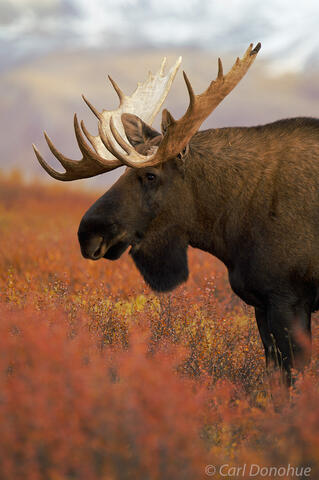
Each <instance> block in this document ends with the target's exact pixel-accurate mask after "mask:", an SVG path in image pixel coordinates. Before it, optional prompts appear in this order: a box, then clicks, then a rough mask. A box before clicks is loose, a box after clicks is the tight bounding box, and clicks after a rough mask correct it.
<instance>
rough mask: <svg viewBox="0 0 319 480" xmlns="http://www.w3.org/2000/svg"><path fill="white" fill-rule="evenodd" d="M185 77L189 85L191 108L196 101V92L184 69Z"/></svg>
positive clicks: (187, 85)
mask: <svg viewBox="0 0 319 480" xmlns="http://www.w3.org/2000/svg"><path fill="white" fill-rule="evenodd" d="M183 77H184V80H185V83H186V87H187V91H188V95H189V107H190V108H191V107H192V106H193V105H194V103H195V93H194V90H193V87H192V85H191V82H190V81H189V79H188V76H187V75H186V73H185V72H184V71H183Z"/></svg>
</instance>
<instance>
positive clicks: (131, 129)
mask: <svg viewBox="0 0 319 480" xmlns="http://www.w3.org/2000/svg"><path fill="white" fill-rule="evenodd" d="M124 126H125V129H126V133H127V136H128V138H129V140H130V141H131V143H132V144H133V145H134V146H135V148H136V149H137V150H139V151H140V152H142V153H146V152H147V151H148V149H149V148H150V146H151V147H152V146H154V144H158V143H159V142H160V140H161V136H160V134H158V133H155V131H154V130H152V129H150V127H148V126H146V125H145V124H143V123H141V121H140V120H139V119H136V120H135V121H134V120H132V118H130V122H125V123H124ZM163 128H164V129H165V125H164V126H163ZM179 157H180V158H175V159H172V160H170V161H168V162H166V163H164V164H163V165H161V166H160V167H146V168H145V169H139V170H135V169H127V170H126V172H125V173H124V175H123V176H122V177H121V178H120V179H119V180H118V181H117V182H116V183H115V185H114V186H113V187H112V188H111V189H110V190H109V191H108V192H106V194H105V195H103V196H102V197H101V198H100V199H99V200H98V201H97V202H96V203H95V204H94V205H93V206H92V207H91V208H90V210H89V211H88V212H87V213H86V214H85V216H84V217H83V219H82V222H81V225H80V228H79V240H80V244H81V248H82V252H83V254H84V255H85V256H87V257H89V258H96V259H97V258H100V256H102V255H100V256H99V252H100V251H101V250H99V248H100V243H97V244H96V243H94V241H93V242H92V238H93V237H94V236H95V237H94V238H97V237H99V238H103V242H104V243H105V245H107V246H108V250H107V251H106V253H105V254H104V255H103V256H104V257H105V258H110V259H115V258H118V257H119V256H120V255H121V254H122V253H123V251H124V250H125V249H126V248H127V247H128V246H129V245H131V251H130V253H131V255H132V258H133V260H134V262H135V264H136V266H137V267H138V269H139V270H140V271H141V273H142V275H143V276H144V278H145V280H146V282H147V283H148V284H149V285H150V286H151V287H152V288H153V289H155V290H158V291H167V290H171V289H172V288H174V287H175V286H177V285H178V284H179V283H181V282H183V281H185V280H186V279H187V275H188V269H187V247H188V245H191V246H193V247H196V248H200V249H201V250H204V251H207V252H209V253H211V254H213V255H215V256H216V257H218V258H219V259H220V260H222V261H223V262H224V264H225V265H226V267H227V269H228V272H229V281H230V284H231V286H232V289H233V290H234V292H235V293H236V294H237V295H238V296H239V297H240V298H242V299H243V300H244V301H245V302H246V303H248V304H249V305H252V306H254V307H255V311H256V319H257V323H258V327H259V331H260V334H261V338H262V341H263V344H264V347H265V353H266V359H267V362H269V360H271V359H272V360H274V361H275V362H278V361H279V363H280V364H281V365H283V367H284V368H285V369H286V371H287V372H288V374H289V371H290V368H291V366H293V364H294V362H295V365H296V366H297V367H303V365H304V364H305V363H307V361H308V360H309V358H310V353H309V348H306V346H305V342H304V338H302V337H301V336H300V335H304V336H305V337H306V338H310V321H311V312H313V311H314V310H315V309H317V308H318V303H319V290H318V287H319V241H318V239H319V120H316V119H311V118H294V119H289V120H281V121H278V122H274V123H271V124H268V125H263V126H258V127H249V128H246V127H245V128H222V129H215V130H206V131H201V132H198V133H197V134H195V135H194V137H193V138H192V140H191V141H190V143H189V146H188V149H187V150H186V152H184V153H183V154H180V155H179ZM152 175H155V177H154V178H153V177H152ZM117 239H120V241H118V242H117ZM92 245H93V247H92ZM109 246H110V247H109ZM97 247H98V248H97ZM102 253H103V251H102Z"/></svg>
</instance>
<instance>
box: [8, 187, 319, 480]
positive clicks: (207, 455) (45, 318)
mask: <svg viewBox="0 0 319 480" xmlns="http://www.w3.org/2000/svg"><path fill="white" fill-rule="evenodd" d="M68 187H69V186H67V188H66V189H64V188H63V187H60V186H59V188H56V187H55V186H54V187H44V186H41V185H32V186H27V185H25V184H24V183H23V181H20V182H19V185H17V184H16V183H14V179H11V180H7V179H3V178H2V179H1V177H0V418H1V420H0V433H1V435H0V478H1V479H2V478H4V479H5V480H7V479H8V480H15V479H22V478H23V479H24V480H25V479H27V480H29V479H31V480H33V479H41V480H42V479H43V480H48V479H49V480H51V479H52V480H62V479H63V480H70V479H82V478H83V479H84V478H85V479H90V480H91V479H92V480H94V479H95V478H98V479H108V480H110V479H112V480H113V479H114V480H117V479H122V478H124V479H131V478H132V479H143V480H144V479H145V480H146V479H150V480H153V479H155V480H156V479H157V478H161V479H162V478H165V479H170V478H174V479H177V480H179V479H181V480H183V479H188V478H191V479H196V480H197V479H199V478H202V477H204V478H207V475H205V465H206V464H210V465H215V466H216V474H215V475H214V477H213V478H216V479H217V478H225V476H222V475H221V474H220V473H218V468H219V467H220V466H222V465H223V464H225V463H226V464H229V465H230V466H231V465H239V466H240V465H243V464H245V463H246V464H247V465H251V464H259V465H260V466H262V465H265V466H267V465H274V466H277V467H278V466H280V465H287V464H288V463H290V464H291V465H292V466H295V467H298V466H303V465H309V466H311V469H312V472H311V477H307V478H319V451H318V449H319V446H318V438H319V435H318V433H319V432H318V430H319V407H318V405H319V398H318V385H319V374H318V371H319V354H318V352H319V349H318V332H319V329H318V321H317V318H316V317H315V318H314V320H313V337H314V339H313V355H312V363H311V365H310V367H309V368H308V370H307V372H306V373H305V375H304V377H303V376H299V378H298V380H297V383H296V386H295V388H294V389H293V390H292V392H290V397H289V396H287V392H286V391H284V392H283V391H282V389H281V387H280V386H278V387H276V388H274V387H272V388H270V386H269V382H268V380H267V376H266V374H265V369H264V353H263V348H262V345H261V341H260V339H259V335H258V332H257V328H256V324H255V320H254V318H253V312H252V309H251V308H249V307H247V306H245V305H243V304H242V303H241V302H240V301H239V300H238V298H237V297H235V296H234V295H233V294H232V293H231V291H230V288H229V285H228V280H227V275H226V271H225V268H224V267H223V266H222V264H221V263H220V262H219V261H217V260H216V259H214V258H213V257H212V256H209V255H207V254H205V253H203V252H200V251H197V250H192V249H190V251H189V263H190V272H191V273H190V278H189V280H188V282H187V283H186V284H185V285H183V286H182V287H180V288H178V289H177V290H175V291H174V292H173V293H171V294H169V295H160V296H157V295H154V294H153V293H152V292H151V291H150V290H149V289H148V287H147V286H145V284H144V282H143V280H142V279H141V277H140V275H139V273H138V272H137V270H136V269H135V267H134V266H133V264H132V261H131V259H130V258H129V256H128V255H124V256H123V257H122V258H121V259H120V260H118V261H117V262H106V261H105V262H104V261H100V262H90V261H87V260H84V259H83V258H82V257H81V254H80V251H79V246H78V243H77V238H76V230H77V226H78V223H79V221H80V218H81V216H82V214H83V213H84V211H85V210H86V208H87V207H88V206H89V205H90V204H91V203H92V201H93V200H94V198H93V196H92V195H89V194H84V193H81V192H74V191H73V192H72V191H69V190H68ZM240 478H249V476H248V474H247V472H246V473H245V475H242V476H241V477H240ZM250 478H251V477H250ZM254 478H267V477H265V476H263V475H262V474H261V473H258V474H256V475H255V476H254ZM280 478H286V477H285V476H281V477H280ZM287 478H291V476H290V477H287ZM305 478H306V477H305Z"/></svg>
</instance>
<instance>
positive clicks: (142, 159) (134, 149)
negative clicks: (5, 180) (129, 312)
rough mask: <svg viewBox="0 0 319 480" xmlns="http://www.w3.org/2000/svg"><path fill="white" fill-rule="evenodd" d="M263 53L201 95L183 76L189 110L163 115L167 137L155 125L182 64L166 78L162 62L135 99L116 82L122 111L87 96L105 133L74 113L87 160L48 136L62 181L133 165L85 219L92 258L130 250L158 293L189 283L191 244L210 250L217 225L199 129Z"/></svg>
mask: <svg viewBox="0 0 319 480" xmlns="http://www.w3.org/2000/svg"><path fill="white" fill-rule="evenodd" d="M259 49H260V44H257V46H256V47H255V48H253V45H252V44H251V45H250V46H249V48H248V49H247V51H246V53H245V54H244V56H243V58H242V59H239V58H237V60H236V62H235V64H234V65H233V67H232V68H231V70H230V71H229V72H228V73H227V74H226V75H224V74H223V66H222V62H221V60H220V59H219V60H218V74H217V78H216V80H213V81H212V82H211V84H210V85H209V87H208V88H207V90H206V91H205V92H203V93H202V94H200V95H195V94H194V91H193V89H192V86H191V84H190V81H189V80H188V78H187V76H186V74H185V73H184V79H185V83H186V87H187V90H188V94H189V106H188V108H187V110H186V113H185V114H184V115H183V116H182V117H181V118H180V119H179V120H175V119H174V118H173V117H172V115H171V114H170V113H169V112H168V111H167V110H163V112H162V124H161V130H162V131H161V133H160V132H158V131H156V130H154V129H153V128H152V127H151V126H150V124H151V123H152V120H153V118H154V117H155V115H156V113H157V112H158V110H159V109H160V107H161V104H162V103H163V101H164V99H165V97H166V95H167V93H168V91H169V88H170V86H171V84H172V81H173V79H174V77H175V75H176V72H177V69H178V67H179V64H180V61H181V59H178V61H177V62H176V64H175V65H174V66H173V67H172V68H171V70H170V71H169V73H168V75H166V76H165V75H164V63H165V62H163V64H162V66H161V69H160V70H159V72H157V74H156V75H155V76H152V75H151V74H150V76H149V78H148V79H147V80H146V81H145V82H144V83H143V84H139V85H138V87H137V89H136V91H135V92H134V93H133V95H132V96H131V97H128V96H127V95H125V94H124V93H123V92H122V91H121V90H120V88H119V87H118V85H117V84H116V83H115V82H114V81H113V80H112V79H111V78H110V81H111V83H112V85H113V87H114V89H115V91H116V92H117V94H118V96H119V99H120V105H119V107H118V109H117V110H116V111H105V110H104V111H103V112H102V113H101V112H99V111H98V110H97V109H96V108H95V107H93V105H91V104H90V102H88V100H86V99H85V97H83V98H84V100H85V102H86V103H87V105H88V106H89V107H90V109H91V110H92V112H93V113H94V114H95V115H96V117H97V118H98V131H99V135H97V136H93V135H91V134H90V133H89V132H88V131H87V129H86V127H85V125H84V123H83V122H81V128H82V131H81V128H80V126H79V123H78V120H77V116H76V115H75V117H74V129H75V135H76V139H77V142H78V145H79V148H80V150H81V152H82V155H83V158H82V159H81V160H80V161H75V160H71V159H69V158H66V157H65V156H64V155H62V153H60V152H59V151H58V150H57V149H56V148H55V146H54V145H53V143H52V142H51V140H50V139H49V137H48V136H47V134H46V133H45V138H46V140H47V143H48V146H49V148H50V150H51V152H52V153H53V155H54V156H55V157H56V158H57V159H58V160H59V161H60V163H61V165H62V166H63V167H64V169H65V172H64V173H59V172H57V171H55V170H53V169H52V168H51V167H50V166H49V165H48V164H47V163H46V162H45V160H44V159H43V157H42V156H41V154H40V153H39V151H38V150H37V148H36V147H35V146H34V150H35V154H36V156H37V158H38V160H39V162H40V164H41V165H42V167H43V168H44V169H45V170H46V171H47V172H48V173H49V175H51V176H52V177H53V178H55V179H57V180H61V181H71V180H76V179H80V178H88V177H92V176H95V175H99V174H101V173H104V172H109V171H111V170H114V169H115V168H118V167H120V166H123V165H125V166H126V167H127V168H126V170H125V172H124V174H123V175H122V176H121V177H120V178H119V180H118V181H117V182H116V183H115V184H114V185H113V186H112V188H110V189H109V190H108V191H107V192H106V193H105V194H104V195H103V196H102V197H101V198H99V199H98V200H97V201H96V202H95V203H94V204H93V205H92V206H91V208H90V209H89V210H88V211H87V212H86V213H85V215H84V216H83V218H82V220H81V223H80V226H79V230H78V238H79V242H80V246H81V251H82V254H83V256H84V257H85V258H89V259H92V260H98V259H100V258H105V259H109V260H116V259H118V258H119V257H120V256H121V255H122V254H123V253H124V252H125V251H126V250H127V248H128V247H130V254H131V256H132V258H133V260H134V262H135V264H136V266H137V268H138V269H139V270H140V272H141V273H142V275H143V277H144V279H145V281H146V282H147V283H148V284H149V285H150V286H151V288H153V289H154V290H157V291H168V290H171V289H173V288H174V287H176V286H177V285H178V284H180V283H181V282H184V281H186V279H187V277H188V266H187V247H188V245H192V246H195V247H198V248H202V249H204V250H209V249H210V246H209V244H210V243H211V242H210V239H209V238H207V227H208V225H209V224H210V222H212V221H213V219H212V218H211V217H212V216H211V215H210V214H207V207H208V205H207V202H208V201H209V196H208V197H206V198H205V195H204V193H205V190H207V182H209V175H212V172H210V171H209V162H208V160H209V157H211V156H212V153H213V152H212V150H211V147H210V146H209V139H208V138H207V135H206V136H204V137H202V136H201V133H202V132H198V129H199V127H200V126H201V124H202V123H203V121H204V120H205V119H206V118H207V117H208V116H209V115H210V113H211V112H212V111H213V110H214V109H215V108H216V107H217V105H218V104H219V103H220V102H221V101H222V100H223V99H224V98H225V96H226V95H228V93H229V92H230V91H231V90H232V89H233V88H234V87H235V86H236V85H237V84H238V82H239V81H240V80H241V79H242V78H243V76H244V75H245V74H246V72H247V70H248V69H249V67H250V65H251V64H252V63H253V61H254V60H255V58H256V55H257V53H258V51H259ZM82 132H83V133H84V134H85V136H86V138H87V139H88V140H89V141H90V143H91V144H92V146H93V148H94V150H93V149H92V148H91V147H90V146H89V145H88V143H87V142H86V140H85V139H84V137H83V133H82ZM203 162H206V167H205V168H204V166H203V165H204V164H203ZM210 207H211V209H213V208H214V206H213V205H211V206H210Z"/></svg>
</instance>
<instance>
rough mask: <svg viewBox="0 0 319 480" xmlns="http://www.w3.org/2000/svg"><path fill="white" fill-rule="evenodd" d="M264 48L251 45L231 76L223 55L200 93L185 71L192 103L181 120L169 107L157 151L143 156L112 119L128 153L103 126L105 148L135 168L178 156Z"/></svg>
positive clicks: (116, 135)
mask: <svg viewBox="0 0 319 480" xmlns="http://www.w3.org/2000/svg"><path fill="white" fill-rule="evenodd" d="M260 47H261V44H260V43H258V44H257V45H256V47H255V48H253V44H250V45H249V47H248V49H247V51H246V52H245V54H244V56H243V58H242V59H239V58H237V60H236V62H235V64H234V65H233V67H232V68H231V70H230V71H229V72H228V73H227V75H224V74H223V65H222V62H221V60H220V58H219V59H218V74H217V78H216V80H213V81H212V82H211V84H210V85H209V87H208V88H207V90H206V91H205V92H203V93H201V94H200V95H195V94H194V91H193V88H192V86H191V83H190V81H189V80H188V78H187V75H186V73H185V72H183V74H184V80H185V83H186V86H187V90H188V94H189V106H188V108H187V110H186V113H185V114H184V115H183V117H182V118H180V120H177V121H176V120H174V119H173V117H172V115H171V114H170V113H169V112H168V111H167V110H163V118H166V119H167V120H168V122H167V123H168V127H167V131H166V132H164V136H163V139H162V141H161V143H160V145H159V147H158V149H157V151H156V152H155V153H153V154H152V155H141V154H139V153H138V152H136V150H135V149H134V148H133V147H132V146H131V145H129V144H128V143H127V142H126V140H125V139H124V138H123V136H122V135H121V133H120V132H119V131H118V129H117V127H116V125H115V123H116V122H115V121H112V118H111V121H110V129H111V132H112V136H113V137H114V138H115V140H116V142H117V144H118V145H119V146H120V147H122V149H123V150H124V151H125V152H126V155H125V153H122V152H121V151H120V150H119V149H118V147H117V146H115V144H114V142H113V140H112V138H111V136H109V135H104V132H103V131H102V128H100V138H101V140H102V142H103V143H104V145H105V147H106V148H107V149H108V150H109V151H110V152H111V153H112V154H113V155H114V156H115V157H116V158H117V159H118V160H119V161H121V162H122V163H124V164H125V165H128V166H130V167H135V168H142V167H146V166H154V165H157V164H160V163H162V162H165V161H167V160H169V159H171V158H174V157H176V156H177V155H178V154H179V153H180V152H182V151H183V149H184V148H185V147H186V145H187V144H188V142H189V141H190V139H191V138H192V136H193V135H194V134H195V133H196V132H197V130H198V129H199V127H200V126H201V124H202V123H203V121H204V120H205V119H206V118H207V117H208V116H209V115H210V114H211V112H212V111H213V110H214V109H215V108H216V107H217V105H219V103H220V102H221V101H222V100H223V99H224V98H225V97H226V96H227V95H228V94H229V93H230V92H231V91H232V90H233V88H234V87H235V86H236V85H237V84H238V83H239V82H240V80H241V79H242V78H243V77H244V75H245V74H246V72H247V70H248V69H249V67H250V66H251V64H252V63H253V62H254V60H255V58H256V55H257V53H258V52H259V50H260ZM123 117H124V116H123ZM123 119H124V118H123Z"/></svg>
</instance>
